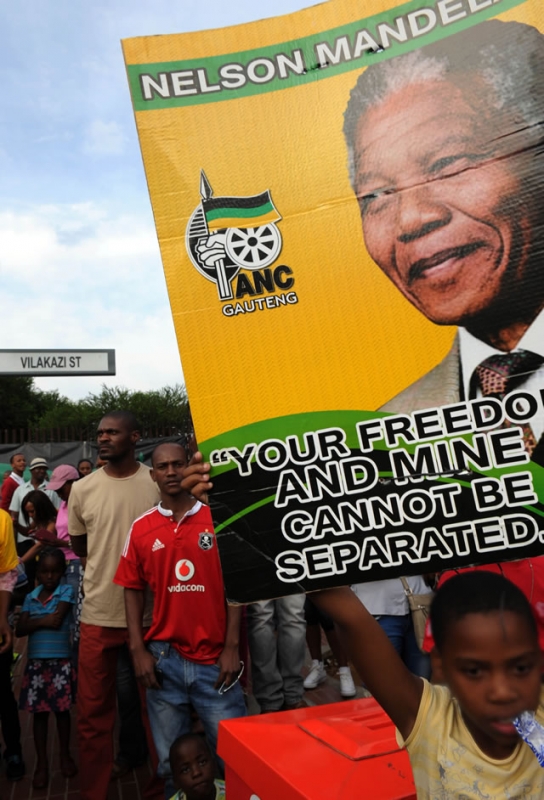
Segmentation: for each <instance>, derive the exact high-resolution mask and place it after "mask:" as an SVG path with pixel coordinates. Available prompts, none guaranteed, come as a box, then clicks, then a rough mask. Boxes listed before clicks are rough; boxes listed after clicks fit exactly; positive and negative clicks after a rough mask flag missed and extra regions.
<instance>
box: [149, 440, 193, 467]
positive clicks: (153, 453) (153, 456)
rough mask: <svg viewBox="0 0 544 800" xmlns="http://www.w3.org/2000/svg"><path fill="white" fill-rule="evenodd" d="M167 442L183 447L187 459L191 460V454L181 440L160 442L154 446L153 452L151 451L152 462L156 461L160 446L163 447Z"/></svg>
mask: <svg viewBox="0 0 544 800" xmlns="http://www.w3.org/2000/svg"><path fill="white" fill-rule="evenodd" d="M166 444H173V445H175V446H176V447H181V449H182V450H183V452H184V453H185V459H186V461H189V454H188V452H187V447H186V446H185V445H184V444H182V443H181V442H160V444H158V445H156V447H154V448H153V452H152V453H151V464H153V463H154V461H155V453H156V452H157V450H158V449H159V447H163V446H164V445H166Z"/></svg>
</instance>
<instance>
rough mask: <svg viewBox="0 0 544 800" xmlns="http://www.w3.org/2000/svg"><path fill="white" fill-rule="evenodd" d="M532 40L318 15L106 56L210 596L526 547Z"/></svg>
mask: <svg viewBox="0 0 544 800" xmlns="http://www.w3.org/2000/svg"><path fill="white" fill-rule="evenodd" d="M256 13H258V12H257V11H256ZM543 32H544V8H543V6H542V4H541V2H540V0H434V1H432V2H425V1H424V0H413V1H412V2H408V3H403V4H401V5H393V4H392V2H391V0H372V2H368V3H364V4H362V3H358V2H355V0H331V1H330V2H327V3H324V4H322V5H319V6H315V7H312V8H308V9H305V10H303V11H300V12H297V13H296V14H292V15H289V16H285V17H281V18H276V19H271V20H265V21H261V22H255V23H251V24H248V25H242V26H236V27H232V28H226V29H221V30H211V31H203V32H199V33H190V34H179V35H165V36H149V37H143V38H138V39H130V40H125V41H124V42H123V49H124V55H125V61H126V65H127V72H128V79H129V84H130V90H131V94H132V102H133V106H134V111H135V117H136V124H137V128H138V134H139V139H140V144H141V149H142V155H143V160H144V166H145V170H146V175H147V181H148V186H149V191H150V196H151V202H152V206H153V212H154V216H155V222H156V227H157V232H158V238H159V243H160V248H161V254H162V259H163V264H164V270H165V274H166V280H167V284H168V291H169V296H170V302H171V306H172V313H173V317H174V323H175V328H176V333H177V337H178V341H179V349H180V355H181V360H182V365H183V370H184V374H185V378H186V383H187V389H188V394H189V399H190V403H191V409H192V413H193V419H194V423H195V429H196V433H197V437H198V441H199V446H200V449H201V450H202V452H203V453H204V455H205V457H206V459H207V460H209V461H210V462H211V464H212V480H213V482H214V492H213V496H214V500H215V501H216V502H217V504H218V509H217V510H216V511H215V512H214V513H216V514H217V516H216V518H215V519H216V533H217V537H218V543H219V549H220V553H221V559H222V564H223V570H224V575H225V582H226V586H227V593H228V596H229V599H231V600H233V601H238V602H250V601H252V600H257V599H266V598H271V597H277V596H282V595H286V594H290V593H295V592H300V591H311V590H313V589H319V588H324V587H327V586H334V585H339V584H346V583H358V582H363V581H367V580H375V579H381V578H386V577H395V576H399V575H408V574H418V573H423V572H433V571H436V570H440V569H444V568H446V567H450V566H462V565H465V564H473V563H491V562H496V561H501V560H508V559H516V558H522V557H525V556H528V555H535V554H539V553H542V552H543V551H544V520H543V515H544V506H543V504H542V503H543V500H544V470H543V468H542V466H541V464H543V463H544V452H543V451H544V444H543V443H542V442H541V441H540V440H541V437H542V434H543V431H544V369H543V367H542V363H543V362H544V336H543V333H544V331H543V328H544V319H543V317H542V315H541V314H540V311H541V308H542V305H543V300H544V272H543V270H542V267H541V265H540V261H542V259H543V253H542V244H543V242H544V228H543V225H542V223H543V219H542V217H543V215H544V211H543V210H542V209H544V204H543V203H542V197H541V195H542V193H543V190H544V182H543V180H542V174H541V173H542V167H543V164H544V159H543V133H542V131H543V130H544V90H543V88H542V81H541V74H542V69H543V67H544V35H543Z"/></svg>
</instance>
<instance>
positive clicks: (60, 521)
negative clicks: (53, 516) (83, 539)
mask: <svg viewBox="0 0 544 800" xmlns="http://www.w3.org/2000/svg"><path fill="white" fill-rule="evenodd" d="M55 525H56V528H57V539H62V540H63V541H70V535H69V533H68V503H67V502H66V501H65V500H63V501H62V503H61V504H60V508H59V510H58V511H57V521H56V523H55ZM62 550H63V553H64V555H65V557H66V561H73V560H74V559H76V558H77V556H76V554H75V553H74V551H73V550H72V549H71V548H69V547H63V548H62Z"/></svg>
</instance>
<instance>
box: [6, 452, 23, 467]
mask: <svg viewBox="0 0 544 800" xmlns="http://www.w3.org/2000/svg"><path fill="white" fill-rule="evenodd" d="M16 456H24V453H14V454H13V455H12V456H10V457H9V463H10V464H13V459H14V458H15V457H16Z"/></svg>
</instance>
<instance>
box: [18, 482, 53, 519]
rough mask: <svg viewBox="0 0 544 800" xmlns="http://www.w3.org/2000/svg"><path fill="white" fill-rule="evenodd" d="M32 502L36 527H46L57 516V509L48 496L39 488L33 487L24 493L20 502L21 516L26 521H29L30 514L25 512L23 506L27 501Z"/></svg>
mask: <svg viewBox="0 0 544 800" xmlns="http://www.w3.org/2000/svg"><path fill="white" fill-rule="evenodd" d="M29 502H30V503H32V505H33V506H34V511H35V514H34V517H33V519H34V524H35V526H36V528H47V526H48V525H49V523H50V522H54V521H55V520H56V518H57V509H56V508H55V506H54V505H53V503H52V502H51V500H50V499H49V497H48V496H47V495H46V494H45V492H42V491H41V490H40V489H34V491H32V492H29V493H28V494H27V495H25V497H24V499H23V502H22V503H21V509H22V512H23V517H24V518H25V520H26V521H27V522H30V514H29V513H28V512H27V510H26V508H25V506H26V504H27V503H29Z"/></svg>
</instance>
